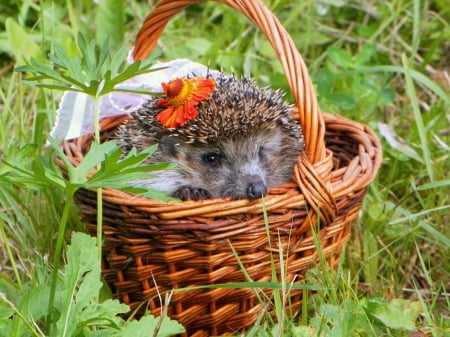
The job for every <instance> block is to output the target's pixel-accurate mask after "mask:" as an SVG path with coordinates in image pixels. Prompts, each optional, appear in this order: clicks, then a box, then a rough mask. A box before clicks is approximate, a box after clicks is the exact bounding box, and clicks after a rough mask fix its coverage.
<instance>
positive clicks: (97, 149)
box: [71, 142, 116, 184]
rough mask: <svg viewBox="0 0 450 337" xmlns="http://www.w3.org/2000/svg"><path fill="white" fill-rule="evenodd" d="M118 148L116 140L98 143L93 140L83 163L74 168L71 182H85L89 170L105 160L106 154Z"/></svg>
mask: <svg viewBox="0 0 450 337" xmlns="http://www.w3.org/2000/svg"><path fill="white" fill-rule="evenodd" d="M115 148H116V144H115V143H114V142H105V143H102V144H98V143H96V142H92V144H91V148H90V149H89V152H88V153H86V155H85V156H84V158H83V160H82V161H81V163H80V164H79V165H78V167H76V168H75V169H74V176H73V177H71V182H73V183H76V184H84V183H85V182H86V181H87V178H86V177H87V176H88V174H89V172H90V171H91V170H92V169H94V168H95V167H96V166H97V165H98V164H100V163H102V162H103V161H104V160H105V156H106V155H107V154H109V153H111V152H112V151H113V150H114V149H115Z"/></svg>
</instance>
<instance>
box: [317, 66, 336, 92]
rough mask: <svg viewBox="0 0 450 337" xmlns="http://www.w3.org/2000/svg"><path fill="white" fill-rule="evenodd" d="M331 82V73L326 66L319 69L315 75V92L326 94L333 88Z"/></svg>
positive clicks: (332, 80)
mask: <svg viewBox="0 0 450 337" xmlns="http://www.w3.org/2000/svg"><path fill="white" fill-rule="evenodd" d="M333 83H334V79H333V74H332V73H331V72H330V71H329V70H328V69H327V68H324V69H322V70H320V72H319V76H318V77H317V92H318V93H319V95H320V96H327V95H328V94H329V93H330V92H331V89H332V88H333Z"/></svg>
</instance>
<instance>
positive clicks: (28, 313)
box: [12, 284, 50, 335]
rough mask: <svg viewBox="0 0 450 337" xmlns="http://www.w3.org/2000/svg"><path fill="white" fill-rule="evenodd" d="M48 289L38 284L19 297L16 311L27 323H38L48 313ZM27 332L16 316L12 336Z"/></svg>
mask: <svg viewBox="0 0 450 337" xmlns="http://www.w3.org/2000/svg"><path fill="white" fill-rule="evenodd" d="M49 295H50V288H49V287H48V286H46V285H43V284H39V285H37V286H35V287H32V288H29V289H27V290H26V291H25V293H23V295H22V296H21V297H20V301H19V304H18V306H17V309H18V310H19V311H20V313H21V314H22V316H23V317H25V318H26V319H27V320H28V321H29V322H38V321H39V320H40V319H41V318H42V317H44V316H46V315H47V313H48V298H49ZM27 330H28V327H27V326H26V324H25V322H24V321H23V320H22V319H21V318H20V317H18V316H15V317H14V320H13V326H12V331H13V333H14V334H16V333H17V334H18V335H21V334H23V333H25V331H27Z"/></svg>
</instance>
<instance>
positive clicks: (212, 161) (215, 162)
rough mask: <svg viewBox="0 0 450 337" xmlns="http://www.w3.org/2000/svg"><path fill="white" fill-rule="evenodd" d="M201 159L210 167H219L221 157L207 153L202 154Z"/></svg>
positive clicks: (217, 154)
mask: <svg viewBox="0 0 450 337" xmlns="http://www.w3.org/2000/svg"><path fill="white" fill-rule="evenodd" d="M202 159H203V161H204V162H205V163H206V164H209V165H211V166H219V165H220V163H221V162H222V156H221V155H220V153H215V152H208V153H206V154H204V155H203V157H202Z"/></svg>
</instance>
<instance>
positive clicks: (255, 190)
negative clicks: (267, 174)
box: [247, 180, 267, 199]
mask: <svg viewBox="0 0 450 337" xmlns="http://www.w3.org/2000/svg"><path fill="white" fill-rule="evenodd" d="M266 192H267V187H266V184H264V182H263V181H261V180H259V181H253V182H251V183H250V184H248V187H247V197H248V198H249V199H257V198H261V197H262V196H264V195H265V194H266Z"/></svg>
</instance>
